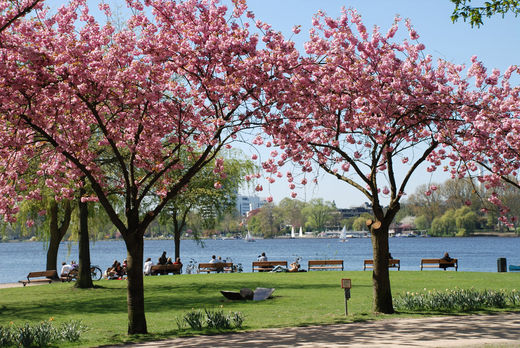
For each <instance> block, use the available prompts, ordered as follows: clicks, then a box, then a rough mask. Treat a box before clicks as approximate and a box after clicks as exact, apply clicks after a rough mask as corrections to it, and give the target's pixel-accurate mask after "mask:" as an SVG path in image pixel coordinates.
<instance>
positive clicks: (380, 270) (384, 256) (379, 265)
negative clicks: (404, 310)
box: [370, 223, 394, 314]
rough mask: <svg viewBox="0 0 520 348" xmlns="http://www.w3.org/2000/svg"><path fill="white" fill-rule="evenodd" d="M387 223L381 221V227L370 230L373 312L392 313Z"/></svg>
mask: <svg viewBox="0 0 520 348" xmlns="http://www.w3.org/2000/svg"><path fill="white" fill-rule="evenodd" d="M389 225H390V224H389V223H388V224H387V223H382V224H381V227H380V228H378V229H375V228H373V227H371V229H370V230H371V232H372V250H373V256H374V271H373V273H372V282H373V285H374V312H379V313H385V314H392V313H394V307H393V304H392V289H391V287H390V274H389V271H388V254H389V248H388V227H389Z"/></svg>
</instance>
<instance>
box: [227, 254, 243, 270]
mask: <svg viewBox="0 0 520 348" xmlns="http://www.w3.org/2000/svg"><path fill="white" fill-rule="evenodd" d="M226 261H227V262H230V263H232V264H233V273H242V272H244V268H243V267H242V264H241V263H237V264H235V263H233V259H232V258H231V257H228V258H226Z"/></svg>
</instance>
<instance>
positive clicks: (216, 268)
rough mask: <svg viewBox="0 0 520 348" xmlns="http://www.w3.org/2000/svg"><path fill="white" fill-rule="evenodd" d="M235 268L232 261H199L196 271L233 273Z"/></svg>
mask: <svg viewBox="0 0 520 348" xmlns="http://www.w3.org/2000/svg"><path fill="white" fill-rule="evenodd" d="M234 271H235V268H234V266H233V262H216V263H209V262H208V263H199V265H198V269H197V273H200V272H207V273H210V272H217V273H221V272H225V273H233V272H234Z"/></svg>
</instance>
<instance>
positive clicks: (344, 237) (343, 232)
mask: <svg viewBox="0 0 520 348" xmlns="http://www.w3.org/2000/svg"><path fill="white" fill-rule="evenodd" d="M339 239H340V242H346V241H347V227H346V226H343V229H342V230H341V234H340V235H339Z"/></svg>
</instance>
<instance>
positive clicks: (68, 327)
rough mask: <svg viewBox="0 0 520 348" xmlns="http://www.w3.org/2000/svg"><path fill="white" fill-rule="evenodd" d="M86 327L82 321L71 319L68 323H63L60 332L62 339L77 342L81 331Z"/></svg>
mask: <svg viewBox="0 0 520 348" xmlns="http://www.w3.org/2000/svg"><path fill="white" fill-rule="evenodd" d="M86 329H87V328H86V327H85V326H83V325H82V324H81V322H80V321H77V320H71V321H69V322H68V323H63V324H61V326H60V328H59V330H58V332H59V335H60V336H61V339H62V340H64V341H69V342H77V341H79V338H80V336H81V333H82V332H84V331H86Z"/></svg>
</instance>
